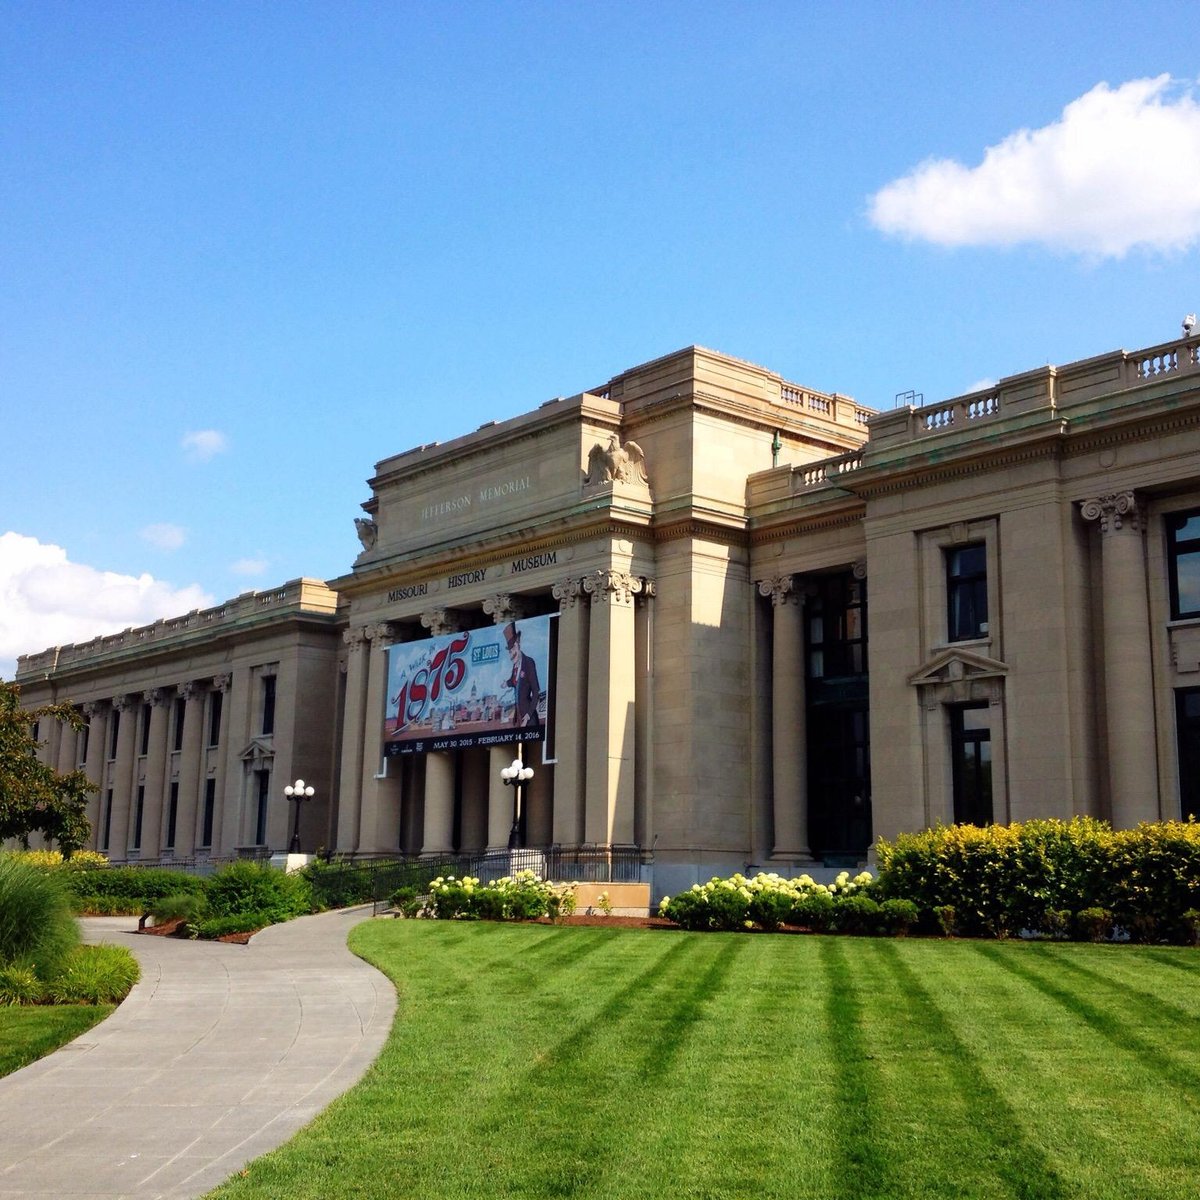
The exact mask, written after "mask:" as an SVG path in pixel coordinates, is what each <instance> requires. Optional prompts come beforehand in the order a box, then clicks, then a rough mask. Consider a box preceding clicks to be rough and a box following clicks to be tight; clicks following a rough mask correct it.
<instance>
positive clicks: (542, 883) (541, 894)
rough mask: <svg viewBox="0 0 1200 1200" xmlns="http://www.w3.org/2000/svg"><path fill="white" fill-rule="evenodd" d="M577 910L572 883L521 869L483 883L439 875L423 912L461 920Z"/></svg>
mask: <svg viewBox="0 0 1200 1200" xmlns="http://www.w3.org/2000/svg"><path fill="white" fill-rule="evenodd" d="M574 911H575V889H574V886H573V885H572V884H554V883H550V882H548V881H547V880H544V879H539V878H538V876H537V874H536V873H535V872H533V871H518V872H517V873H516V874H515V875H506V876H505V877H504V878H503V879H497V880H494V881H493V882H491V883H480V881H479V880H478V879H476V878H475V877H474V876H471V875H464V876H463V877H462V878H461V879H458V878H456V877H455V876H453V875H445V876H443V875H439V876H438V877H437V878H436V879H435V880H433V881H432V882H431V883H430V885H429V899H428V901H427V902H426V904H425V907H424V909H423V910H422V912H421V915H422V916H426V917H434V918H438V919H440V920H460V921H478V920H484V921H532V920H535V919H536V918H538V917H549V918H550V919H551V920H552V921H554V920H557V919H558V918H559V917H566V916H570V914H571V913H573V912H574Z"/></svg>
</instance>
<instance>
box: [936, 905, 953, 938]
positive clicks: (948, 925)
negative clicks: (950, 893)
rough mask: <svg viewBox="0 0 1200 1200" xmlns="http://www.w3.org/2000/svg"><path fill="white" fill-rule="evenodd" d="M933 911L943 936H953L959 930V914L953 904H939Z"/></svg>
mask: <svg viewBox="0 0 1200 1200" xmlns="http://www.w3.org/2000/svg"><path fill="white" fill-rule="evenodd" d="M932 912H933V919H934V920H935V921H936V922H937V927H938V929H939V930H940V931H941V934H942V937H953V936H954V935H955V934H956V933H957V932H958V914H957V913H956V912H955V911H954V905H953V904H939V905H937V906H936V907H935V908H934V909H933V910H932Z"/></svg>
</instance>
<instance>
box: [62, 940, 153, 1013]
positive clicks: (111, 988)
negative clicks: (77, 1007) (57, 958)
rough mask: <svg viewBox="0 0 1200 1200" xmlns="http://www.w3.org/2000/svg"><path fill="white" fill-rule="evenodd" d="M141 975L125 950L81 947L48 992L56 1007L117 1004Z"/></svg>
mask: <svg viewBox="0 0 1200 1200" xmlns="http://www.w3.org/2000/svg"><path fill="white" fill-rule="evenodd" d="M139 974H140V971H139V970H138V964H137V959H135V958H134V957H133V955H132V954H131V953H130V952H129V951H128V950H127V949H126V948H125V947H124V946H78V947H76V949H75V952H74V954H72V955H71V957H70V958H69V959H68V960H67V964H66V966H65V968H64V969H63V970H62V972H61V973H60V974H58V975H56V976H55V977H54V978H53V979H52V980H51V981H50V985H49V988H48V989H47V991H48V994H49V997H50V999H51V1000H53V1001H54V1003H55V1004H117V1003H119V1002H120V1001H121V1000H124V999H125V997H126V996H127V995H128V994H129V989H130V988H132V987H133V985H134V984H135V983H137V981H138V976H139Z"/></svg>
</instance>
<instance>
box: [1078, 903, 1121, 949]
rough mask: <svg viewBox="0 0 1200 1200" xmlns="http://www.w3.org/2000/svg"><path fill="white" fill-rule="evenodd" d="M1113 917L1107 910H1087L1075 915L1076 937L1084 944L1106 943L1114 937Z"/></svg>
mask: <svg viewBox="0 0 1200 1200" xmlns="http://www.w3.org/2000/svg"><path fill="white" fill-rule="evenodd" d="M1112 931H1113V915H1112V912H1111V911H1110V910H1109V909H1107V908H1098V907H1092V908H1085V909H1083V910H1081V911H1080V912H1077V913H1076V914H1075V935H1076V937H1078V938H1079V940H1080V941H1083V942H1104V941H1107V940H1108V939H1109V938H1110V937H1112Z"/></svg>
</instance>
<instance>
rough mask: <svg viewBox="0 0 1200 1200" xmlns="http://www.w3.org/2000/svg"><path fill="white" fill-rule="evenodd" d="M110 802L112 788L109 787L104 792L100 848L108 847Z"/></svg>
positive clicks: (110, 824) (110, 818)
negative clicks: (102, 833) (102, 832)
mask: <svg viewBox="0 0 1200 1200" xmlns="http://www.w3.org/2000/svg"><path fill="white" fill-rule="evenodd" d="M112 802H113V790H112V788H109V789H108V790H107V791H106V792H105V793H104V836H103V838H102V839H101V841H100V849H101V850H107V849H108V835H109V834H110V833H111V832H112Z"/></svg>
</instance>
